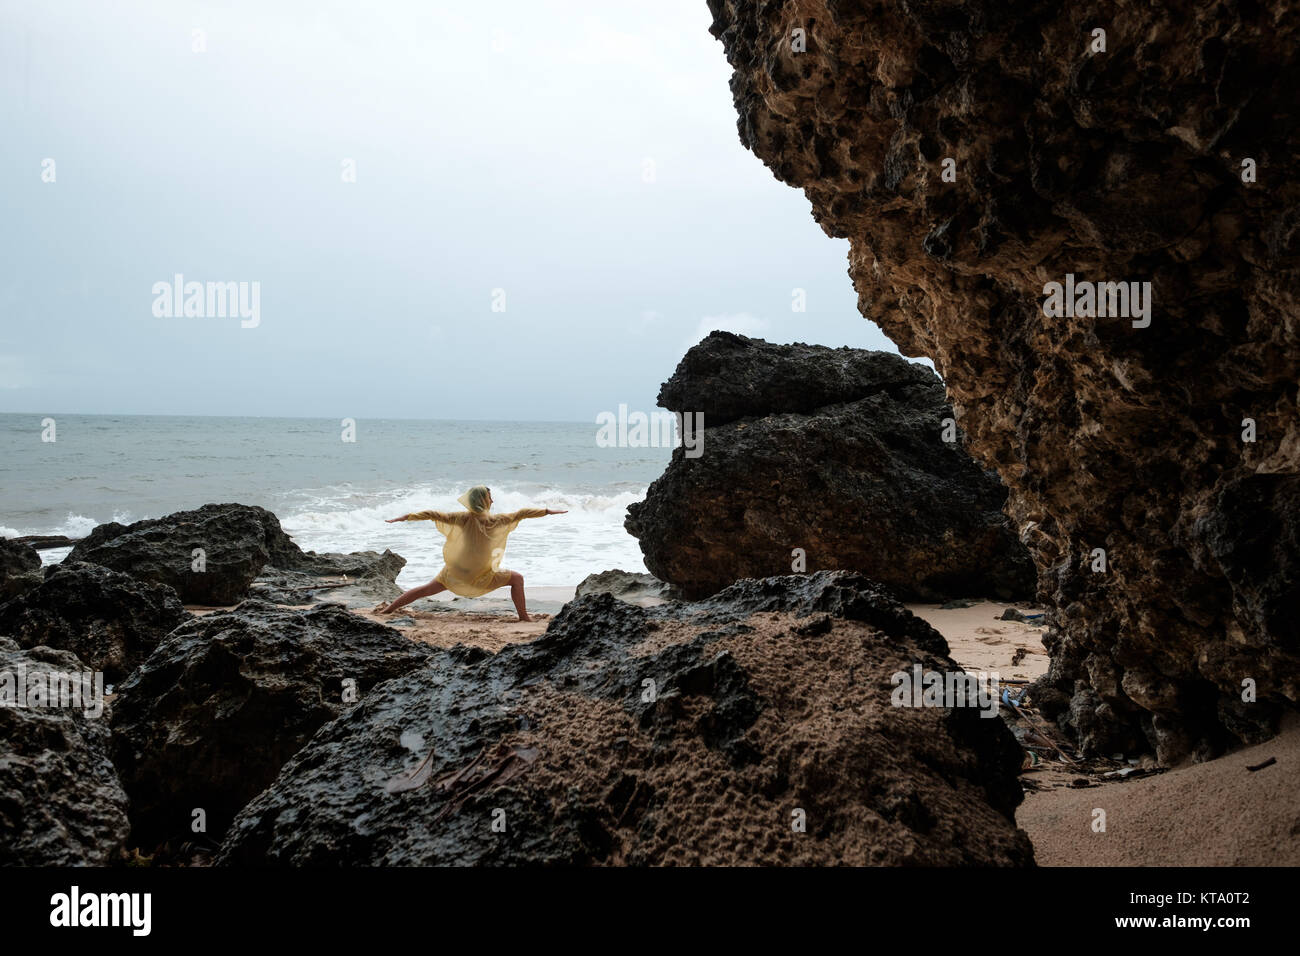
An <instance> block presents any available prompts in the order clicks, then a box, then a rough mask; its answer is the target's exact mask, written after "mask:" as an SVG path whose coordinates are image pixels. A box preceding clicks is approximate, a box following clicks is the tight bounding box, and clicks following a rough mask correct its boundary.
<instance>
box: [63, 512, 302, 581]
mask: <svg viewBox="0 0 1300 956" xmlns="http://www.w3.org/2000/svg"><path fill="white" fill-rule="evenodd" d="M301 554H302V550H301V549H300V548H299V547H298V546H297V545H295V544H294V543H293V541H292V540H291V539H290V538H289V536H288V535H287V534H285V533H284V531H283V529H281V527H280V520H279V519H278V518H277V517H276V516H275V515H273V514H272V513H271V512H269V511H267V510H266V509H265V508H258V507H255V506H251V505H240V504H211V505H204V506H203V507H202V508H196V509H195V510H193V511H178V512H176V513H175V514H170V515H167V516H166V517H163V518H151V519H148V520H145V521H137V522H135V523H134V524H131V525H122V524H119V523H117V522H109V523H108V524H102V525H99V526H97V527H96V528H95V529H94V530H92V531H91V532H90V534H89V535H87V536H86V537H85V538H83V539H82V540H81V541H79V542H78V543H77V545H76V547H74V548H73V549H72V551H71V552H70V553H69V554H68V557H67V558H66V559H65V560H66V561H85V562H88V563H90V564H99V565H103V566H104V567H108V568H112V569H114V570H115V571H122V572H125V573H127V574H130V575H133V576H134V577H137V578H140V579H141V580H144V581H152V582H154V583H156V584H165V585H167V586H169V587H171V588H174V589H175V590H176V592H177V594H179V595H180V597H181V600H182V601H183V602H184V603H186V604H207V605H223V604H234V603H235V602H236V601H239V600H240V599H241V598H242V597H244V596H245V594H246V593H247V591H248V586H249V585H250V584H251V583H252V582H253V579H254V578H256V577H257V575H258V573H259V572H260V571H261V570H262V568H263V566H264V565H266V564H276V565H279V566H281V567H285V566H290V567H291V566H292V562H293V561H294V560H296V558H297V557H298V556H299V555H301ZM200 567H201V570H199V569H198V568H200Z"/></svg>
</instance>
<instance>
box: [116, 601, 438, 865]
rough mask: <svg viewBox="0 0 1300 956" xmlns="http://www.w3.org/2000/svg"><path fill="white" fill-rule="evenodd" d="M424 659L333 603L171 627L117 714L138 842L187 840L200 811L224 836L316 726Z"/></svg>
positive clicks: (415, 648) (254, 609)
mask: <svg viewBox="0 0 1300 956" xmlns="http://www.w3.org/2000/svg"><path fill="white" fill-rule="evenodd" d="M428 653H429V649H428V648H426V647H424V646H423V645H420V644H416V643H414V642H412V641H410V640H408V639H407V638H406V637H404V636H402V635H401V634H400V633H398V632H397V631H394V630H392V629H391V628H388V627H384V626H382V625H379V624H375V623H372V622H369V621H365V620H363V619H361V618H359V617H357V616H356V615H353V614H351V613H349V612H348V611H346V610H344V609H343V608H339V607H330V606H321V607H315V608H310V609H306V610H293V609H289V608H282V607H277V606H275V605H272V604H269V603H266V602H262V601H246V602H244V603H243V604H241V605H239V606H238V607H237V608H235V609H234V610H231V611H223V612H217V613H213V614H209V615H207V616H204V617H198V618H195V619H193V620H191V621H190V622H188V623H186V624H184V625H182V626H181V627H179V628H177V629H176V630H174V631H172V632H171V633H170V634H169V635H168V636H167V637H166V638H165V639H164V640H163V641H162V642H161V643H160V644H159V645H158V646H157V647H156V648H155V649H154V651H153V653H152V654H151V655H150V656H149V658H148V659H147V660H146V661H145V662H144V663H143V665H141V667H140V668H139V669H138V670H137V671H135V673H134V674H133V675H132V676H131V677H130V678H129V679H128V680H127V681H126V682H125V683H123V684H122V685H121V686H120V687H119V688H118V694H119V696H118V698H117V699H116V700H115V701H114V706H113V759H114V763H115V764H116V765H117V768H118V771H119V773H120V775H121V778H122V782H123V786H124V787H125V789H126V791H127V792H128V793H129V794H130V795H131V823H132V827H133V829H132V834H131V840H132V844H133V845H136V846H140V847H143V848H146V849H148V848H150V847H152V846H153V845H155V844H157V843H160V842H163V841H166V840H172V839H177V838H186V837H187V836H188V835H189V834H190V824H191V820H192V816H191V814H192V812H193V810H195V809H196V808H201V809H203V810H204V812H205V813H206V822H207V832H208V833H209V834H211V835H212V836H217V835H219V834H220V833H221V832H222V830H223V829H224V828H225V826H226V824H228V823H229V821H230V820H231V818H232V817H233V816H234V815H235V813H236V812H237V811H238V810H239V809H240V808H241V807H242V806H243V805H244V804H245V803H247V802H248V800H249V799H250V798H252V797H253V796H254V795H255V794H256V793H257V792H258V791H260V790H261V789H262V788H263V787H265V786H266V785H267V784H269V783H270V782H271V781H272V780H273V779H274V777H275V775H276V773H277V772H278V771H279V769H280V767H281V766H282V765H283V764H284V762H285V761H286V760H288V759H289V758H290V757H291V756H292V755H293V754H294V753H295V752H297V751H298V750H299V749H300V748H301V747H302V746H303V744H304V743H306V742H307V740H308V739H309V738H310V737H311V735H312V734H313V733H315V731H316V730H317V728H319V727H320V726H321V725H322V724H324V723H326V722H327V721H330V720H332V719H333V718H335V717H337V716H338V715H339V714H341V713H343V712H344V711H345V710H347V709H348V708H349V707H350V706H352V700H355V699H360V698H361V697H362V696H364V695H365V694H366V693H367V692H368V691H369V690H370V689H371V688H372V687H373V686H374V685H375V684H377V683H380V682H381V681H385V680H389V679H391V678H394V677H397V676H399V675H401V674H405V673H406V672H408V671H410V670H411V669H412V668H415V667H418V666H419V665H420V664H422V663H423V662H424V660H425V659H426V658H427V656H428ZM345 682H352V683H351V684H350V685H349V684H348V683H345ZM349 698H350V699H349Z"/></svg>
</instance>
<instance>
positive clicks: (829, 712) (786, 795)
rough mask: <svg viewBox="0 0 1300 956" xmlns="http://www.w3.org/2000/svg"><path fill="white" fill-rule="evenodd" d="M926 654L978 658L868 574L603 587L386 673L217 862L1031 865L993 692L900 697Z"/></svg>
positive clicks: (944, 660) (248, 819) (251, 810)
mask: <svg viewBox="0 0 1300 956" xmlns="http://www.w3.org/2000/svg"><path fill="white" fill-rule="evenodd" d="M827 622H829V624H828V623H827ZM805 624H807V625H809V626H806V627H805V626H803V625H805ZM913 663H920V664H922V665H923V666H924V667H926V668H930V669H934V670H940V671H946V670H952V669H955V668H956V667H957V665H956V664H955V663H954V662H952V661H951V660H950V659H949V658H948V657H947V646H946V644H945V642H944V640H943V638H942V637H941V636H940V635H939V634H938V633H937V632H936V631H934V630H933V629H932V628H930V627H929V625H927V624H926V623H925V622H924V621H922V620H920V619H919V618H916V617H914V616H913V615H911V614H910V613H909V612H907V611H906V610H905V609H904V608H903V607H901V606H900V605H898V604H896V603H895V602H894V601H893V600H892V599H891V598H890V597H889V596H888V594H887V592H886V591H885V590H884V589H883V588H881V587H880V586H878V585H876V584H874V583H873V582H871V581H869V580H867V579H866V578H863V577H862V576H861V575H857V574H851V573H845V572H839V573H826V572H823V573H818V574H813V575H807V576H788V577H783V578H771V579H767V580H761V581H749V580H747V581H741V582H739V583H737V584H736V585H734V586H733V587H731V588H728V589H727V590H726V591H724V592H722V593H721V594H718V595H716V596H714V597H713V598H711V599H709V600H707V601H702V602H698V603H687V602H669V603H664V604H660V605H657V606H654V607H644V608H643V607H636V606H633V605H631V604H628V603H625V602H623V601H619V600H617V599H616V598H614V597H613V595H611V594H609V593H599V594H593V595H588V596H586V597H582V598H578V599H576V600H574V601H572V602H570V603H569V604H568V605H566V606H565V608H564V610H563V611H562V612H561V613H560V614H559V615H557V616H556V617H555V619H554V620H552V622H551V624H550V626H549V627H548V629H547V631H546V633H545V635H543V636H542V637H541V638H539V639H537V640H536V641H533V642H531V643H528V644H518V645H512V646H510V647H507V648H506V649H505V650H503V651H501V652H500V653H499V654H496V655H489V654H486V653H484V652H482V651H479V650H475V649H471V648H466V647H457V648H453V649H451V650H448V651H437V652H435V654H434V655H433V656H432V657H431V658H430V661H429V663H428V665H427V666H425V667H422V668H420V669H418V670H416V671H413V672H411V673H409V674H407V675H406V676H404V677H401V678H398V679H396V680H392V681H389V682H387V683H385V684H382V685H380V686H378V687H376V688H374V689H373V690H372V691H371V692H370V694H368V695H367V697H366V698H365V700H364V701H362V702H361V704H359V705H358V706H357V707H355V708H353V709H351V710H349V711H347V712H345V713H344V714H343V715H342V716H340V717H339V718H338V719H337V720H335V721H333V722H332V723H330V724H328V725H326V726H325V727H322V728H321V729H320V730H319V731H318V732H317V733H316V735H315V736H314V737H313V738H312V739H311V741H310V742H309V743H308V744H307V745H306V746H305V747H304V748H303V749H302V750H301V751H299V752H298V753H297V754H296V755H294V757H293V758H292V759H291V760H289V762H288V763H287V764H286V765H285V766H284V768H283V769H282V770H281V772H280V775H279V776H278V778H277V779H276V780H275V782H274V783H273V784H272V785H271V786H270V787H269V788H267V789H266V790H265V791H264V792H262V793H261V794H259V795H258V796H257V797H255V798H254V799H253V800H252V801H251V802H250V803H249V804H248V806H247V807H245V808H244V810H243V811H242V812H241V813H240V814H239V816H238V818H237V819H236V820H235V822H234V824H233V825H232V826H231V828H230V831H229V832H228V834H227V837H226V840H225V842H224V844H223V846H222V849H221V852H220V854H219V855H218V857H217V859H216V862H217V863H218V864H226V865H242V864H255V865H265V864H276V865H379V864H397V865H428V864H439V865H442V864H455V865H467V864H590V863H595V864H623V863H626V864H632V865H647V864H661V863H705V864H707V863H778V862H779V863H786V864H818V863H823V864H824V863H861V864H886V865H887V864H904V863H906V864H921V865H925V864H930V865H953V864H986V865H993V864H996V865H1028V864H1030V863H1031V862H1032V850H1031V848H1030V846H1029V843H1028V840H1027V838H1026V837H1025V835H1024V834H1023V833H1022V832H1020V831H1018V830H1017V829H1016V828H1015V824H1014V813H1015V807H1016V805H1017V804H1018V803H1019V801H1020V799H1021V788H1020V786H1019V783H1018V782H1017V773H1018V771H1019V768H1020V761H1021V755H1020V749H1019V747H1017V745H1016V744H1015V742H1014V739H1013V738H1012V736H1011V734H1010V732H1009V731H1008V730H1007V728H1006V725H1005V724H1003V723H1002V721H1000V720H996V719H984V718H981V717H980V716H978V713H977V712H976V711H975V710H973V709H971V708H964V707H955V708H952V709H950V710H945V709H942V708H921V707H894V706H891V692H892V688H893V684H892V681H891V675H893V674H895V673H896V672H898V671H900V670H909V669H910V668H911V667H912V665H913ZM846 674H856V675H857V677H856V679H854V678H848V679H846ZM650 682H653V683H650ZM652 691H653V692H652ZM796 811H799V812H801V813H802V814H803V816H804V819H806V832H796V830H795V829H794V827H793V826H792V822H793V821H794V820H795V819H796V818H797V814H796ZM494 821H495V822H496V824H497V830H495V831H494V829H493V823H494ZM502 827H504V829H501V828H502Z"/></svg>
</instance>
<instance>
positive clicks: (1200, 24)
mask: <svg viewBox="0 0 1300 956" xmlns="http://www.w3.org/2000/svg"><path fill="white" fill-rule="evenodd" d="M709 8H710V10H711V12H712V14H713V25H712V27H711V30H712V32H713V34H714V36H716V37H718V38H719V39H721V41H722V43H723V46H724V47H725V50H726V55H727V58H728V60H729V61H730V63H731V65H732V66H733V67H734V70H735V72H734V75H733V77H732V80H731V89H732V93H733V97H734V100H735V105H736V111H737V114H738V116H739V123H738V130H739V133H740V139H741V142H742V143H743V144H744V145H745V146H746V147H748V148H749V149H751V150H752V151H753V152H754V153H755V155H757V156H758V157H759V158H760V159H762V161H763V162H765V163H766V164H767V165H768V166H769V167H770V168H771V170H772V171H773V173H774V174H775V175H776V176H777V177H778V178H779V179H780V180H782V181H783V182H786V183H789V184H790V185H792V186H795V187H797V188H800V189H802V190H803V191H804V193H805V195H806V196H807V197H808V198H809V200H810V202H811V204H812V210H813V216H814V218H815V219H816V221H817V222H818V223H819V224H820V226H821V228H822V229H823V231H825V232H826V233H827V234H828V235H831V236H837V237H842V238H846V239H848V240H849V274H850V277H851V278H852V281H853V284H854V288H855V289H856V290H857V292H858V304H859V308H860V310H861V311H862V312H863V314H864V315H865V316H866V317H868V318H870V319H872V320H873V321H875V322H877V323H878V324H879V325H880V327H881V328H882V329H883V330H884V331H885V333H886V334H887V335H889V337H890V338H891V339H892V340H893V341H894V342H895V343H897V345H898V347H899V349H900V350H901V351H902V352H903V353H904V354H906V355H916V356H920V355H924V356H928V357H929V358H931V359H932V360H933V361H934V364H935V367H936V369H937V370H938V372H939V374H940V375H941V376H942V377H943V380H944V383H945V384H946V386H947V389H948V395H949V399H950V400H951V402H952V405H953V409H954V412H955V415H956V417H957V419H958V421H959V422H960V424H961V427H962V430H963V431H964V433H965V436H966V447H967V449H968V450H969V451H970V452H971V453H972V454H973V455H975V456H976V458H977V459H978V460H979V461H980V462H981V463H982V464H983V465H985V466H987V467H992V468H995V469H996V470H997V471H998V473H999V475H1000V476H1001V478H1002V480H1003V481H1004V482H1005V483H1006V485H1007V487H1008V488H1009V489H1010V499H1009V501H1008V507H1007V510H1008V513H1009V514H1010V515H1011V516H1012V519H1013V521H1014V523H1015V525H1016V527H1018V528H1019V529H1021V532H1022V535H1023V537H1024V538H1025V540H1026V543H1027V544H1028V545H1029V546H1030V548H1031V551H1032V552H1033V554H1034V558H1035V562H1036V564H1037V566H1038V569H1039V572H1040V594H1041V595H1042V598H1043V599H1044V600H1048V601H1050V602H1051V603H1052V604H1053V605H1055V609H1054V611H1052V612H1051V618H1052V620H1049V622H1048V623H1049V624H1051V625H1053V626H1054V627H1055V629H1056V631H1057V632H1058V634H1059V640H1058V641H1057V646H1056V648H1055V650H1054V651H1053V654H1054V660H1053V671H1052V680H1053V681H1054V682H1055V683H1054V686H1055V687H1056V689H1057V690H1058V692H1060V693H1064V694H1068V695H1070V696H1075V695H1079V697H1080V699H1079V702H1078V706H1076V707H1074V708H1071V709H1070V710H1067V711H1063V712H1062V713H1063V714H1068V713H1071V712H1072V713H1074V715H1075V717H1077V718H1078V721H1077V722H1076V724H1075V726H1076V727H1087V728H1088V729H1087V730H1086V732H1085V734H1086V736H1087V737H1089V738H1090V739H1093V740H1104V739H1108V738H1115V739H1128V738H1129V737H1132V736H1135V735H1136V736H1138V737H1139V738H1141V737H1146V744H1147V746H1148V747H1157V748H1158V749H1160V750H1161V751H1162V752H1163V753H1164V754H1165V755H1166V756H1167V758H1168V759H1169V760H1177V759H1179V758H1180V756H1184V755H1192V754H1199V753H1213V752H1216V751H1217V750H1219V749H1221V748H1222V747H1223V746H1226V745H1227V744H1229V743H1231V742H1233V740H1234V738H1237V730H1238V729H1240V728H1242V727H1256V726H1258V725H1259V724H1258V722H1257V721H1255V720H1248V721H1246V722H1245V723H1244V724H1243V723H1242V722H1241V721H1240V720H1239V719H1237V718H1236V717H1232V718H1230V719H1228V720H1227V721H1226V722H1225V717H1224V715H1227V714H1232V713H1235V703H1234V702H1236V701H1240V698H1241V695H1242V693H1243V686H1242V685H1243V681H1245V680H1247V679H1251V680H1253V681H1254V682H1255V683H1256V685H1257V688H1258V694H1259V697H1258V702H1259V703H1263V704H1267V705H1268V707H1269V708H1274V709H1275V708H1277V707H1279V706H1282V705H1284V704H1285V705H1286V706H1288V707H1294V705H1295V703H1296V701H1297V700H1300V648H1298V647H1297V645H1296V643H1295V640H1294V635H1295V628H1296V626H1297V625H1296V616H1295V615H1294V614H1290V615H1285V614H1281V613H1280V612H1279V609H1280V608H1281V607H1282V603H1283V602H1284V601H1285V600H1287V599H1290V600H1292V602H1293V606H1294V588H1295V586H1296V581H1297V580H1298V577H1297V575H1296V573H1295V568H1296V564H1297V550H1296V542H1295V540H1294V538H1293V537H1292V529H1294V526H1295V525H1294V521H1295V519H1294V516H1295V514H1296V507H1295V502H1294V499H1293V497H1292V494H1291V492H1289V491H1287V490H1286V488H1285V487H1284V486H1286V485H1287V484H1288V483H1291V482H1294V480H1295V477H1296V475H1297V474H1298V473H1300V440H1298V436H1300V405H1297V402H1296V382H1297V381H1300V321H1297V319H1298V315H1297V313H1298V312H1300V307H1298V306H1297V299H1296V296H1295V290H1296V289H1297V288H1300V243H1298V242H1297V237H1298V236H1300V230H1297V228H1296V223H1297V222H1298V221H1300V219H1297V216H1296V210H1297V209H1300V150H1298V149H1297V148H1296V143H1297V142H1298V141H1300V123H1298V122H1297V117H1298V116H1300V112H1298V111H1297V109H1296V105H1295V95H1294V90H1295V88H1296V86H1297V83H1300V19H1297V18H1296V17H1295V16H1293V15H1291V13H1292V11H1291V7H1290V5H1289V4H1288V3H1284V2H1281V0H1262V2H1259V3H1247V4H1235V3H1229V4H1222V3H1212V2H1209V0H1197V2H1192V3H1188V4H1183V5H1180V6H1179V7H1178V8H1177V9H1174V8H1171V7H1168V6H1165V5H1160V4H1146V5H1131V4H1130V5H1126V6H1125V7H1124V11H1123V15H1122V16H1117V15H1116V14H1115V10H1114V9H1112V6H1111V5H1108V4H1102V3H1096V2H1090V0H1089V2H1083V3H1079V4H1064V5H1062V4H1057V5H1047V6H1044V5H1017V4H1006V3H999V2H994V0H973V2H967V3H962V4H954V3H880V4H853V3H844V2H840V0H811V2H809V3H803V4H800V5H799V8H798V10H797V15H796V14H792V13H791V8H790V5H788V4H778V3H760V2H758V0H709ZM794 26H801V27H803V28H804V29H806V30H807V31H808V32H807V36H808V43H807V51H806V52H802V53H797V52H794V51H793V50H792V49H791V44H790V42H789V38H790V32H791V29H792V27H794ZM1094 26H1099V27H1103V28H1104V29H1105V30H1106V32H1107V49H1106V51H1105V52H1092V51H1091V50H1090V44H1091V41H1092V36H1091V30H1092V28H1093V27H1094ZM1263 77H1266V78H1267V80H1266V81H1265V80H1262V79H1260V78H1263ZM778 78H779V79H778ZM945 160H951V161H952V163H951V166H950V167H949V168H951V170H952V172H953V173H954V174H955V176H947V177H945V176H944V175H943V172H944V169H945V165H946V164H945V162H944V161H945ZM1247 160H1250V161H1252V164H1253V165H1254V166H1255V170H1256V173H1257V177H1256V178H1257V181H1255V182H1249V181H1243V164H1245V162H1246V161H1247ZM1067 275H1073V276H1075V278H1076V279H1077V280H1079V281H1082V282H1090V283H1094V282H1148V281H1149V282H1150V283H1152V286H1151V293H1152V295H1151V302H1152V310H1151V313H1150V317H1149V318H1150V324H1149V325H1148V326H1146V327H1141V328H1135V327H1133V324H1132V319H1134V318H1138V319H1140V317H1137V316H1132V315H1124V316H1107V317H1101V318H1092V317H1089V316H1086V315H1077V316H1072V317H1055V316H1049V315H1047V314H1045V312H1044V310H1043V308H1042V302H1043V300H1044V298H1045V296H1046V295H1047V291H1046V290H1045V289H1044V286H1045V284H1046V283H1048V282H1064V281H1065V277H1066V276H1067ZM1246 419H1249V420H1250V422H1249V424H1247V423H1246V421H1245V420H1246ZM1250 428H1253V429H1254V434H1253V435H1251V434H1250V433H1249V429H1250ZM1251 439H1253V440H1251ZM706 455H707V452H706ZM1269 476H1272V477H1269ZM1257 478H1258V479H1263V484H1262V485H1259V484H1257V485H1256V486H1255V487H1254V488H1252V483H1253V482H1254V480H1255V479H1257ZM1247 501H1254V502H1256V505H1255V506H1256V507H1258V508H1260V509H1262V510H1260V511H1256V512H1252V513H1249V514H1248V515H1245V514H1243V512H1242V510H1241V508H1242V507H1243V506H1244V503H1245V502H1247ZM1216 512H1217V513H1218V514H1219V515H1221V516H1223V519H1222V520H1221V519H1220V518H1216V517H1215V514H1216ZM1228 515H1238V516H1241V517H1245V519H1246V520H1245V524H1244V526H1238V527H1236V528H1234V527H1232V525H1231V522H1230V521H1228V520H1227V516H1228ZM1234 542H1235V543H1234ZM1253 546H1258V549H1259V553H1260V554H1261V555H1262V554H1264V553H1267V554H1270V555H1271V556H1272V560H1271V561H1263V560H1261V561H1260V562H1259V567H1257V568H1255V569H1254V571H1252V573H1251V574H1250V575H1249V577H1247V576H1245V569H1246V568H1247V567H1248V566H1250V565H1252V564H1253V563H1254V562H1253V561H1252V559H1251V557H1250V554H1251V549H1252V547H1253ZM1097 548H1102V549H1104V550H1105V552H1106V556H1107V567H1106V570H1105V571H1094V570H1093V561H1092V558H1091V556H1092V554H1093V551H1094V549H1097ZM652 570H654V569H653V568H652ZM1130 669H1132V670H1136V671H1139V672H1140V674H1139V676H1138V677H1137V678H1136V679H1130V680H1126V679H1125V675H1126V674H1127V673H1128V672H1129V671H1130ZM1098 681H1099V682H1100V683H1097V682H1098ZM1130 687H1132V688H1134V689H1135V690H1136V691H1138V692H1141V691H1142V689H1147V690H1150V691H1158V692H1157V693H1155V694H1154V696H1152V697H1150V698H1149V699H1136V698H1133V697H1132V696H1131V695H1130V694H1129V692H1128V690H1129V688H1130ZM1160 688H1166V690H1160ZM1090 694H1091V695H1093V696H1089V695H1090ZM1102 705H1104V706H1102ZM1170 707H1172V708H1173V709H1172V710H1171V709H1169V708H1170ZM1262 712H1263V709H1261V713H1262ZM1101 723H1110V724H1112V726H1110V727H1109V728H1103V727H1102V726H1100V724H1101ZM1252 732H1253V731H1252ZM1237 739H1240V738H1237ZM1180 750H1181V751H1182V753H1181V754H1180V753H1179V751H1180ZM1106 752H1109V751H1106Z"/></svg>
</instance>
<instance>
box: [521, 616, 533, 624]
mask: <svg viewBox="0 0 1300 956" xmlns="http://www.w3.org/2000/svg"><path fill="white" fill-rule="evenodd" d="M519 620H520V622H521V623H522V622H524V621H528V622H531V621H532V618H531V617H529V616H528V615H527V614H520V615H519Z"/></svg>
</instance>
